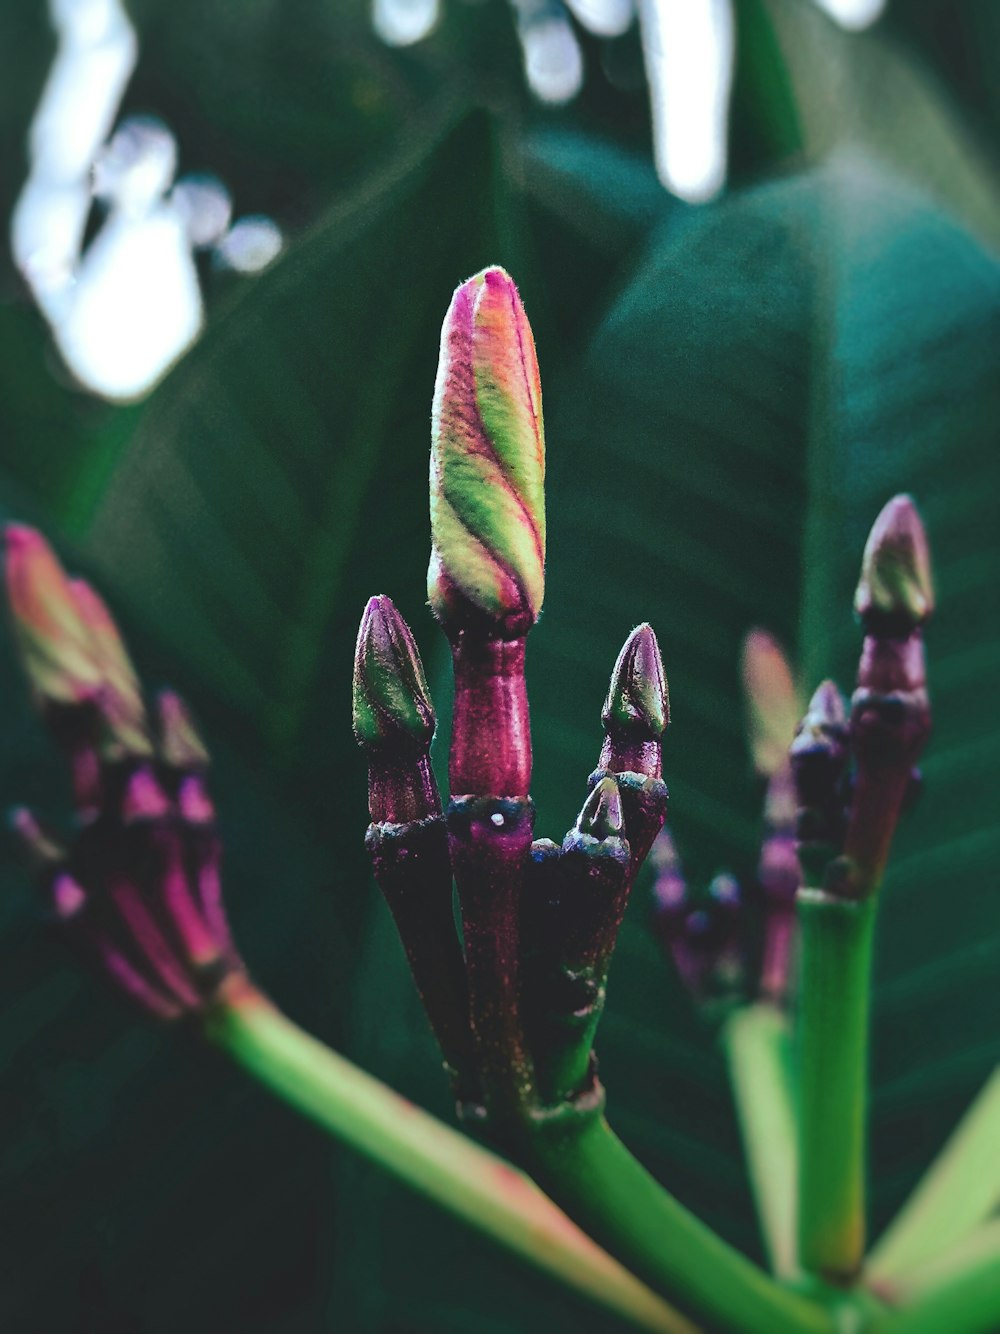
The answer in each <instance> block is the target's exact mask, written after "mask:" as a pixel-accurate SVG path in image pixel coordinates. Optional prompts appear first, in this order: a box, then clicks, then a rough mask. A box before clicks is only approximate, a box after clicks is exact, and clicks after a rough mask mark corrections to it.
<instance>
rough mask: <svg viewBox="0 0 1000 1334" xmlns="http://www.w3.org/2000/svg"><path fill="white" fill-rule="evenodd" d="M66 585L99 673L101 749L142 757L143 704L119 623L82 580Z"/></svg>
mask: <svg viewBox="0 0 1000 1334" xmlns="http://www.w3.org/2000/svg"><path fill="white" fill-rule="evenodd" d="M69 587H70V591H71V592H72V595H73V600H74V601H75V602H76V606H77V610H78V611H79V613H80V618H81V620H82V621H83V624H84V626H85V627H86V630H87V633H88V634H89V636H90V642H91V644H92V645H93V652H94V655H95V657H96V660H97V665H98V669H99V671H100V674H101V684H100V690H99V693H98V699H97V704H98V709H99V712H100V715H101V721H102V723H103V725H104V726H103V735H102V737H101V746H100V749H101V752H102V754H103V756H104V758H105V759H110V760H120V759H124V758H125V757H126V756H132V757H142V758H145V757H147V756H149V755H151V754H152V753H153V748H152V745H151V744H150V740H149V734H148V732H147V729H146V707H145V705H144V704H143V702H142V692H141V690H140V688H139V681H138V678H137V676H136V674H135V668H134V667H133V666H132V662H131V660H130V658H129V656H128V652H127V650H126V648H125V645H124V643H123V642H122V637H121V635H120V634H119V632H118V627H117V625H115V622H114V618H113V617H112V615H111V613H110V611H108V608H107V606H106V605H105V603H104V601H103V599H102V598H101V597H100V596H99V595H98V594H97V593H95V592H94V590H93V589H92V588H91V587H90V585H89V584H88V583H86V581H85V580H83V579H71V580H70V581H69Z"/></svg>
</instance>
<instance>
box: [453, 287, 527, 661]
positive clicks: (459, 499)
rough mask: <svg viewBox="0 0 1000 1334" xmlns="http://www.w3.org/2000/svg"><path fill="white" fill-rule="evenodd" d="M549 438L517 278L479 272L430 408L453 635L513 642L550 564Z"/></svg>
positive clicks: (458, 296) (460, 309)
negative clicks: (470, 633) (472, 630)
mask: <svg viewBox="0 0 1000 1334" xmlns="http://www.w3.org/2000/svg"><path fill="white" fill-rule="evenodd" d="M544 480H545V439H544V431H543V426H542V397H541V384H540V382H539V376H538V362H537V360H536V357H535V344H534V339H533V337H532V333H531V327H530V325H529V324H528V320H527V317H526V315H525V313H524V308H523V307H522V305H521V299H520V297H519V296H518V292H517V288H516V287H515V286H514V283H513V281H512V279H511V278H510V277H509V275H508V274H506V273H505V272H504V271H503V269H500V268H488V269H484V270H483V271H482V272H481V273H478V274H476V275H475V276H474V277H472V278H469V279H468V280H467V281H466V282H464V283H463V284H462V285H461V286H460V287H459V288H458V289H457V290H456V292H455V294H454V296H453V297H452V301H451V306H450V307H449V309H448V314H447V315H446V316H445V321H444V326H443V328H442V331H441V354H440V361H439V363H438V373H437V381H436V384H435V388H434V404H433V409H432V417H431V473H430V486H431V561H430V568H429V570H428V577H427V587H428V594H429V597H430V603H431V607H432V609H433V611H434V614H435V615H436V616H437V618H438V620H439V621H440V622H441V623H442V625H443V626H444V627H445V629H446V630H448V631H449V633H453V632H454V633H457V632H458V631H460V630H462V629H465V628H468V627H469V626H477V627H481V628H483V627H484V628H486V629H487V631H488V632H489V633H490V634H491V635H493V636H495V637H498V638H502V639H517V638H520V637H521V636H523V635H524V634H526V633H527V631H528V630H529V629H530V628H531V626H532V625H533V624H534V622H535V620H536V619H537V617H538V613H539V611H540V609H541V605H542V595H543V591H544V568H545V498H544V490H543V485H544Z"/></svg>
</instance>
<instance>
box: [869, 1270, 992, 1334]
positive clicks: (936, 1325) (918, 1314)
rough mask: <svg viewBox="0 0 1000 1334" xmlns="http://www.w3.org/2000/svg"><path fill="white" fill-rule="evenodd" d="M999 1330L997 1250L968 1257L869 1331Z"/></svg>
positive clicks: (971, 1333)
mask: <svg viewBox="0 0 1000 1334" xmlns="http://www.w3.org/2000/svg"><path fill="white" fill-rule="evenodd" d="M998 1329H1000V1252H997V1251H995V1250H994V1251H992V1252H990V1253H987V1254H985V1255H976V1256H972V1257H970V1258H969V1260H968V1261H967V1263H966V1264H964V1265H961V1266H960V1267H958V1268H957V1269H955V1270H953V1271H952V1273H951V1274H950V1275H949V1277H948V1278H947V1279H946V1280H945V1281H943V1282H941V1283H939V1284H937V1285H936V1286H934V1287H932V1288H929V1289H928V1290H927V1291H925V1292H922V1293H921V1295H920V1296H919V1297H918V1298H917V1299H916V1300H915V1301H914V1302H913V1304H912V1305H910V1306H907V1307H906V1308H905V1309H902V1310H899V1311H895V1312H893V1313H892V1315H889V1316H886V1317H885V1318H884V1319H882V1320H880V1321H877V1322H876V1323H875V1324H874V1325H873V1334H996V1331H997V1330H998Z"/></svg>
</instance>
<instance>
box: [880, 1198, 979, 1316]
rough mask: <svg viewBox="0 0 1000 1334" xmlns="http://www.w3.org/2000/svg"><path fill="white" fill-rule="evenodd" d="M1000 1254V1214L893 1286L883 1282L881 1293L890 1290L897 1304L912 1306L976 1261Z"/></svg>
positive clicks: (901, 1278)
mask: <svg viewBox="0 0 1000 1334" xmlns="http://www.w3.org/2000/svg"><path fill="white" fill-rule="evenodd" d="M998 1257H1000V1215H998V1216H997V1217H995V1218H991V1219H989V1220H988V1221H987V1222H985V1223H980V1224H979V1226H978V1227H977V1228H975V1229H974V1230H973V1231H972V1232H968V1233H966V1235H965V1236H964V1237H962V1239H961V1241H958V1242H956V1243H955V1244H954V1245H953V1246H950V1247H948V1248H946V1249H945V1250H943V1251H941V1252H940V1253H939V1254H937V1255H927V1256H926V1257H925V1258H923V1259H921V1261H920V1263H919V1265H918V1266H917V1268H915V1269H909V1270H907V1272H906V1273H905V1274H900V1276H899V1278H898V1279H894V1280H893V1281H892V1283H891V1286H890V1287H888V1288H887V1287H886V1286H885V1285H884V1284H882V1283H880V1284H879V1285H878V1288H879V1292H880V1294H886V1295H887V1296H888V1297H889V1298H890V1299H891V1300H892V1303H893V1304H894V1305H897V1306H910V1305H912V1304H914V1303H915V1302H916V1301H917V1300H918V1299H922V1298H924V1297H925V1296H927V1295H928V1294H929V1293H930V1292H931V1291H933V1290H934V1289H935V1288H939V1287H943V1286H944V1285H945V1284H947V1283H950V1282H951V1281H952V1280H953V1279H954V1278H955V1277H957V1276H958V1275H959V1274H961V1273H963V1272H965V1271H966V1270H968V1269H970V1268H971V1267H972V1266H973V1265H978V1264H981V1263H986V1262H988V1261H989V1260H990V1259H991V1258H992V1259H994V1260H995V1259H997V1258H998Z"/></svg>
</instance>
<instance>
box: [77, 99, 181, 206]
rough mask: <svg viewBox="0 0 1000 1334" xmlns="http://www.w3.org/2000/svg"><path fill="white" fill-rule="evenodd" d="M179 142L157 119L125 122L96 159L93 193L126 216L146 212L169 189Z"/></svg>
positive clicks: (135, 118)
mask: <svg viewBox="0 0 1000 1334" xmlns="http://www.w3.org/2000/svg"><path fill="white" fill-rule="evenodd" d="M176 170H177V141H176V140H175V139H174V136H173V135H172V134H171V133H170V131H169V130H168V129H167V127H166V125H164V123H163V121H162V120H157V119H156V118H155V117H154V116H131V117H130V118H129V119H128V120H123V121H122V123H121V125H119V127H118V129H117V130H116V131H115V133H114V135H113V136H112V138H111V142H110V143H109V144H107V145H106V146H105V147H104V148H103V149H102V150H101V152H100V153H99V154H98V155H97V157H96V158H95V160H94V169H93V191H94V194H95V196H96V197H97V198H98V199H104V200H107V201H109V202H110V203H113V204H114V205H115V206H116V207H118V208H120V209H123V210H124V211H125V212H126V213H132V214H135V215H139V214H142V213H146V212H148V211H149V209H150V208H152V207H153V205H154V204H155V203H157V201H158V200H160V199H162V198H163V196H164V195H165V194H166V192H167V191H168V190H169V189H170V183H171V182H172V181H173V179H174V173H175V172H176Z"/></svg>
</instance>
